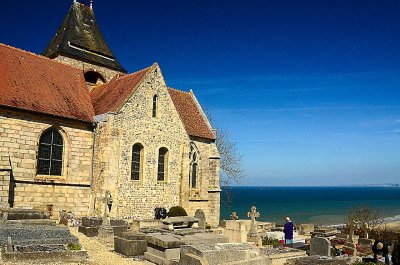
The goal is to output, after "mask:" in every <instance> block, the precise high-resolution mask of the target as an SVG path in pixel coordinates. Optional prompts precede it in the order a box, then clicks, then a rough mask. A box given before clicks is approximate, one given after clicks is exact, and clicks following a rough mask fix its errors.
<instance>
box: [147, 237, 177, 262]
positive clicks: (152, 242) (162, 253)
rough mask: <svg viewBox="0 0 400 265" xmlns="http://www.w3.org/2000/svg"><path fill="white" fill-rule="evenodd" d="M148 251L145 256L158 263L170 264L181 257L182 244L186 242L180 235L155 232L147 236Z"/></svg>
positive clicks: (148, 259)
mask: <svg viewBox="0 0 400 265" xmlns="http://www.w3.org/2000/svg"><path fill="white" fill-rule="evenodd" d="M146 241H147V251H146V252H145V253H144V258H145V260H147V261H150V262H153V263H155V264H157V265H169V264H173V262H175V261H178V260H179V258H180V246H181V245H183V244H184V243H183V242H182V241H181V237H180V236H176V235H173V234H161V233H153V234H148V235H147V236H146Z"/></svg>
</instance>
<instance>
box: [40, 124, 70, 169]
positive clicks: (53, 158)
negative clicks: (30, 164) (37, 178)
mask: <svg viewBox="0 0 400 265" xmlns="http://www.w3.org/2000/svg"><path fill="white" fill-rule="evenodd" d="M63 145H64V141H63V138H62V135H61V133H60V132H59V131H58V130H56V129H55V128H50V129H48V130H46V131H44V132H43V133H42V135H41V136H40V140H39V153H38V161H37V174H38V175H54V176H61V175H62V165H63Z"/></svg>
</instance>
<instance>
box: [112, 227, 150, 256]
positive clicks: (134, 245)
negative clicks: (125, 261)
mask: <svg viewBox="0 0 400 265" xmlns="http://www.w3.org/2000/svg"><path fill="white" fill-rule="evenodd" d="M146 250H147V244H146V235H145V234H143V233H137V232H122V233H120V234H119V235H118V236H115V237H114V251H115V252H117V253H120V254H122V255H125V256H142V255H144V253H145V252H146Z"/></svg>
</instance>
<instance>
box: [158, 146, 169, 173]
mask: <svg viewBox="0 0 400 265" xmlns="http://www.w3.org/2000/svg"><path fill="white" fill-rule="evenodd" d="M166 172H168V149H167V148H165V147H161V148H160V149H159V150H158V170H157V181H164V180H165V179H166Z"/></svg>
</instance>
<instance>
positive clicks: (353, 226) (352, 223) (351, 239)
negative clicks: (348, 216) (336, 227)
mask: <svg viewBox="0 0 400 265" xmlns="http://www.w3.org/2000/svg"><path fill="white" fill-rule="evenodd" d="M347 228H348V229H349V238H348V242H354V231H355V230H356V229H357V225H356V222H355V221H354V220H353V219H352V220H350V222H349V223H348V224H347Z"/></svg>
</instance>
